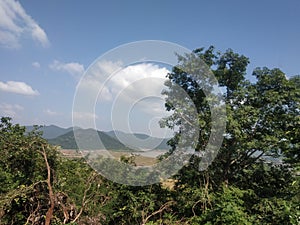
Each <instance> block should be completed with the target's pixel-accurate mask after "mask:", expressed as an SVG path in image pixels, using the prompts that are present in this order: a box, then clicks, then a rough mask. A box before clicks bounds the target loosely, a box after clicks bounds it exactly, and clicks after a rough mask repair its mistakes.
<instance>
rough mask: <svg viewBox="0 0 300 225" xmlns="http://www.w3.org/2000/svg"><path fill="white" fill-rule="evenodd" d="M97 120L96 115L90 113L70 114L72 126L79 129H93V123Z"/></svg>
mask: <svg viewBox="0 0 300 225" xmlns="http://www.w3.org/2000/svg"><path fill="white" fill-rule="evenodd" d="M98 118H99V117H98V115H96V114H95V113H91V112H75V111H73V112H72V119H73V126H78V127H81V128H92V127H95V123H94V121H95V120H97V119H98Z"/></svg>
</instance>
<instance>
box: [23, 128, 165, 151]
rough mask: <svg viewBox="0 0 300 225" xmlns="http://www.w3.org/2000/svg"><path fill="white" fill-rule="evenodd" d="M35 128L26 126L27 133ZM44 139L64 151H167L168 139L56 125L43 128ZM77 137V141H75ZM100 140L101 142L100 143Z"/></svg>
mask: <svg viewBox="0 0 300 225" xmlns="http://www.w3.org/2000/svg"><path fill="white" fill-rule="evenodd" d="M33 128H34V127H33V126H26V130H27V132H29V131H31V130H32V129H33ZM39 131H42V133H43V134H42V137H43V138H45V139H47V140H48V142H49V143H50V144H53V145H58V146H61V148H62V149H78V148H80V149H91V150H92V149H93V150H96V149H107V150H146V149H147V150H148V149H156V150H157V149H159V150H167V149H169V146H168V145H167V141H168V139H167V138H157V137H151V136H149V135H147V134H141V133H132V134H131V133H125V132H122V131H108V132H105V131H96V130H94V129H82V128H79V127H76V128H73V127H69V128H62V127H58V126H55V125H50V126H42V127H40V129H39ZM75 137H76V139H75ZM99 138H100V140H101V141H98V140H99Z"/></svg>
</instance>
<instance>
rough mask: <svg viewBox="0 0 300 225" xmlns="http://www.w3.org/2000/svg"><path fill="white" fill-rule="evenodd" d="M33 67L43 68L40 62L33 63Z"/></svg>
mask: <svg viewBox="0 0 300 225" xmlns="http://www.w3.org/2000/svg"><path fill="white" fill-rule="evenodd" d="M32 66H33V67H35V68H40V67H41V65H40V63H39V62H33V63H32Z"/></svg>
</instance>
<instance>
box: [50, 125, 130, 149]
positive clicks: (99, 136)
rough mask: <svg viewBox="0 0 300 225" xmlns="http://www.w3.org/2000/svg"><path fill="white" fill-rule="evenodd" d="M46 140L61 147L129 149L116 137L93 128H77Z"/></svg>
mask: <svg viewBox="0 0 300 225" xmlns="http://www.w3.org/2000/svg"><path fill="white" fill-rule="evenodd" d="M75 136H76V140H75ZM100 140H101V141H100ZM48 141H49V143H50V144H53V145H59V146H61V148H63V149H86V150H100V149H107V150H122V151H123V150H130V148H128V147H127V146H125V145H124V144H122V143H121V142H120V141H118V140H117V139H115V138H113V137H111V136H109V135H107V134H105V133H104V132H101V131H95V130H93V129H77V130H75V132H74V131H73V130H72V131H69V132H67V133H65V134H63V135H60V136H58V137H56V138H53V139H48Z"/></svg>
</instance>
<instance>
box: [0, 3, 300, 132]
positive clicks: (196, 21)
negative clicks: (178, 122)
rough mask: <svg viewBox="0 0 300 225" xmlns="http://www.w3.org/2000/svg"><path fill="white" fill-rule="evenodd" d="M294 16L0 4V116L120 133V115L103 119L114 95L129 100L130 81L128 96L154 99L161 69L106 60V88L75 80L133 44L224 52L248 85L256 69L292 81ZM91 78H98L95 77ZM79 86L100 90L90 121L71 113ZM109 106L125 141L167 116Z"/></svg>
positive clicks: (297, 23) (152, 108) (265, 10)
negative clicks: (236, 58) (239, 58)
mask: <svg viewBox="0 0 300 225" xmlns="http://www.w3.org/2000/svg"><path fill="white" fill-rule="evenodd" d="M299 10H300V1H299V0H287V1H282V0H264V1H261V0H260V1H258V0H253V1H241V0H228V1H223V0H219V1H217V0H210V1H197V0H194V1H171V0H164V1H158V0H153V1H137V0H128V1H121V0H119V1H115V0H112V1H96V0H91V1H71V0H64V1H60V0H51V1H50V0H48V1H37V0H36V1H25V0H24V1H23V0H21V1H13V0H11V1H9V0H0V116H10V117H12V118H13V122H15V123H20V124H22V125H32V124H39V125H50V124H55V125H58V126H61V127H70V126H73V123H72V115H73V118H75V119H76V121H81V122H79V123H76V124H79V125H81V126H82V127H89V126H91V125H92V124H90V123H85V121H86V119H87V118H91V119H92V120H93V121H95V124H96V127H97V129H99V130H111V129H112V128H114V126H117V128H118V129H121V130H122V129H123V128H124V127H118V124H121V123H122V122H121V121H123V120H125V121H126V118H125V117H124V118H122V119H120V116H121V115H122V113H123V112H122V109H118V108H116V109H115V111H113V110H112V107H113V106H114V103H115V101H114V99H115V98H116V97H118V96H122V93H121V94H120V93H119V92H120V90H127V91H128V92H126V93H127V94H128V93H129V94H130V93H131V91H130V90H129V89H130V88H126V87H129V86H130V85H131V88H133V87H135V86H134V85H135V84H132V82H134V81H136V79H137V78H139V79H140V78H143V79H146V78H149V77H150V78H151V79H150V80H144V82H143V85H139V86H136V87H135V90H138V91H136V94H138V95H139V96H140V98H141V96H142V97H143V96H144V97H145V96H146V94H147V93H148V94H149V93H150V92H149V91H151V90H152V91H153V92H151V93H150V95H151V96H152V95H153V93H154V92H155V93H156V92H158V91H161V88H162V87H161V84H162V83H163V78H164V76H165V75H166V73H167V72H168V71H169V70H170V67H168V66H163V65H161V64H155V63H151V62H146V63H145V62H144V63H139V64H136V65H129V66H128V65H126V67H125V66H123V67H122V61H120V62H119V61H115V62H110V61H109V60H108V61H103V62H100V63H102V64H101V65H100V66H103V67H101V68H100V69H101V70H102V71H104V69H105V71H111V72H112V73H114V74H115V75H116V76H115V78H114V79H110V80H109V81H108V82H107V83H104V82H100V83H99V80H93V79H95V77H94V78H93V79H88V78H91V77H89V76H86V79H82V77H83V76H84V74H85V72H87V71H89V68H91V65H93V62H95V60H96V59H97V58H99V57H101V56H102V55H103V54H105V53H106V52H108V51H110V50H112V49H115V48H117V47H118V46H120V45H124V44H128V43H132V42H136V41H143V40H161V41H165V42H172V43H175V44H178V45H180V46H183V47H185V48H187V49H190V50H193V49H196V48H199V47H209V46H210V45H214V46H215V47H216V49H217V50H220V51H225V50H226V49H228V48H231V49H233V50H234V51H235V52H238V53H240V54H243V55H245V56H247V57H249V59H250V64H249V66H248V70H247V77H248V78H249V79H252V78H251V73H252V70H253V69H254V68H255V67H263V66H267V67H269V68H274V67H276V68H280V69H281V70H282V71H283V72H285V73H286V75H287V76H288V77H289V76H292V75H296V74H300V67H299V61H300V57H299V53H300V43H299V40H300V18H299ZM94 65H95V64H94ZM116 71H117V72H116ZM90 72H91V70H90ZM97 76H98V77H101V73H99V71H98V75H97ZM101 79H102V78H101ZM83 80H84V81H86V82H85V83H81V84H85V85H87V87H88V88H91V90H92V89H93V88H96V89H97V88H98V89H99V85H100V86H101V87H102V89H101V90H102V92H101V93H102V94H101V93H100V97H99V96H98V98H97V103H95V105H96V106H95V108H96V109H95V112H74V110H73V102H74V96H76V90H77V88H78V86H79V85H80V82H81V81H83ZM159 80H160V81H161V83H160V84H156V83H155V82H157V81H159ZM97 82H98V83H97ZM145 84H148V85H145ZM97 85H98V86H97ZM128 85H129V86H128ZM96 89H95V90H96ZM154 89H155V90H154ZM118 91H119V92H118ZM154 95H156V94H154ZM123 97H124V96H123ZM135 98H137V96H135ZM121 99H122V98H121ZM118 104H120V105H122V104H124V105H126V104H127V105H130V106H132V107H129V109H128V110H129V113H127V114H126V115H128V118H131V119H129V120H128V118H127V120H128V121H127V123H128V124H129V125H128V124H127V125H128V127H130V129H131V130H132V131H134V132H142V133H148V134H152V135H154V136H159V134H160V133H159V132H165V131H161V130H159V128H158V126H157V122H158V121H159V119H160V117H163V116H165V115H167V114H165V112H162V109H163V101H162V99H159V98H157V97H152V98H143V99H140V100H138V101H135V102H134V101H132V100H131V101H127V102H126V100H124V99H123V102H122V101H121V103H120V102H119V103H118ZM72 110H73V113H72ZM114 112H118V113H119V114H118V113H117V114H114ZM123 114H124V113H123ZM112 115H115V118H113V119H112V118H111V116H112ZM118 118H119V119H120V122H117V121H118ZM73 121H74V120H73ZM123 122H124V121H123ZM124 126H125V125H124ZM124 129H125V128H124ZM124 129H123V130H124ZM125 130H126V129H125Z"/></svg>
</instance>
